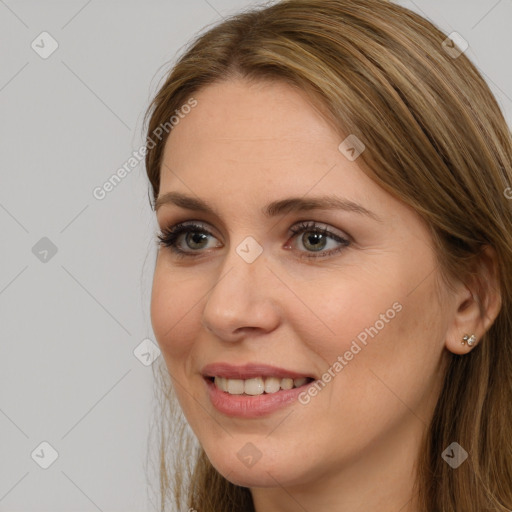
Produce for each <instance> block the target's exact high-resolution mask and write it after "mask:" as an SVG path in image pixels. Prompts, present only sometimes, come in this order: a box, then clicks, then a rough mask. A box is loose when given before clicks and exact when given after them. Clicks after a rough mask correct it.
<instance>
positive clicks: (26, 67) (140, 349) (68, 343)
mask: <svg viewBox="0 0 512 512" xmlns="http://www.w3.org/2000/svg"><path fill="white" fill-rule="evenodd" d="M400 3H401V4H402V5H404V6H406V7H408V8H410V9H412V10H414V11H416V12H419V13H420V14H422V15H423V16H425V17H426V18H428V19H430V20H431V21H433V22H434V23H435V24H437V25H438V27H440V28H441V29H442V30H443V31H444V32H445V33H446V34H450V33H451V32H453V31H456V32H458V33H460V34H461V35H462V36H463V37H464V38H465V39H466V40H467V41H468V43H469V48H468V49H467V50H466V53H467V55H468V56H469V58H470V59H472V60H473V62H474V63H475V64H476V66H477V67H478V68H479V69H480V70H481V71H482V73H483V74H484V77H485V78H486V80H487V81H488V83H489V85H490V87H491V89H492V91H493V92H494V94H495V95H496V97H497V98H498V101H499V103H500V105H501V107H502V109H503V111H504V113H505V116H506V117H507V120H508V121H509V124H510V120H511V118H512V71H511V66H510V48H512V31H511V30H510V23H511V21H512V2H511V1H510V0H501V1H496V0H472V1H468V0H448V1H447V0H415V1H414V2H411V1H403V2H400ZM254 4H257V2H249V1H246V0H208V1H206V0H182V1H178V0H167V1H163V0H144V1H143V0H122V1H114V0H101V1H100V0H89V1H87V0H65V1H64V0H61V1H57V0H44V1H43V0H0V63H1V65H0V157H1V158H0V162H1V163H0V168H1V170H0V233H1V242H0V243H1V246H0V247H1V250H0V336H1V351H0V355H1V357H0V510H1V511H18V512H29V511H38V512H39V511H40V512H43V511H48V512H50V511H51V512H61V511H62V512H64V511H66V512H70V511H98V510H99V511H105V512H106V511H135V510H137V511H151V510H156V508H155V505H154V503H153V498H152V496H151V493H150V492H149V491H148V487H149V485H150V484H153V485H154V480H152V478H153V479H154V476H153V477H148V472H147V470H146V467H145V461H146V453H147V440H148V432H149V427H150V424H151V421H152V415H151V414H152V410H153V407H154V403H153V402H152V400H153V388H152V372H151V367H150V366H149V365H147V364H149V363H148V359H150V357H154V355H155V354H154V353H152V354H153V355H151V356H150V355H148V347H147V346H146V343H148V341H145V340H154V335H153V332H152V330H151V322H150V317H149V300H150V292H151V278H152V271H153V266H154V260H155V254H156V252H155V233H156V222H155V220H154V218H153V214H152V212H151V210H150V207H149V202H148V183H147V180H146V178H145V169H144V165H143V162H142V163H140V164H138V165H136V166H134V167H133V169H132V170H131V172H130V173H129V174H128V175H127V176H126V177H125V178H124V179H123V180H122V181H121V182H120V183H119V184H118V185H117V186H116V187H115V188H114V189H113V190H111V191H110V192H108V194H106V196H105V197H104V198H103V199H96V198H95V197H94V195H93V190H94V189H95V188H96V187H101V186H102V184H103V183H105V181H106V180H108V179H109V177H110V176H111V175H112V174H113V173H115V172H116V170H117V169H118V168H119V167H121V166H122V165H123V164H125V163H126V162H127V161H128V159H129V158H130V156H132V152H133V151H135V150H136V149H138V148H139V147H140V146H141V145H142V144H143V140H144V135H143V132H142V117H143V114H144V111H145V109H146V107H147V105H148V103H149V101H150V99H151V97H152V95H153V94H154V93H155V91H156V87H157V85H158V83H159V82H160V80H161V79H162V77H163V75H164V73H165V71H166V70H167V69H168V68H169V63H170V62H172V61H173V60H174V59H175V58H176V56H177V55H178V54H179V52H180V51H181V49H182V47H183V45H184V44H185V43H187V41H189V40H190V39H191V38H192V37H193V36H194V35H195V34H197V33H198V32H199V31H201V30H202V29H203V28H204V27H206V26H207V25H209V24H212V23H215V22H216V21H218V20H220V19H221V18H222V17H224V16H226V15H228V14H230V13H232V12H234V11H236V10H240V9H243V8H246V7H248V6H249V5H254ZM43 32H46V34H42V33H43ZM55 45H58V47H56V49H55V50H54V51H53V53H51V55H47V54H48V53H49V52H50V51H51V50H52V49H53V48H54V47H55ZM43 57H45V58H43ZM149 343H152V341H149ZM44 466H47V467H46V468H44ZM156 487H157V486H156Z"/></svg>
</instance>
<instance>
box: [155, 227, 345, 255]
mask: <svg viewBox="0 0 512 512" xmlns="http://www.w3.org/2000/svg"><path fill="white" fill-rule="evenodd" d="M306 232H311V233H315V234H320V235H323V236H327V237H328V238H330V239H332V240H335V241H336V242H339V243H340V244H341V246H340V247H337V248H335V249H330V250H327V251H319V253H320V254H321V255H316V254H311V255H307V256H306V255H301V256H300V257H301V258H309V259H311V258H325V257H327V256H331V255H332V254H335V253H338V252H340V251H342V250H343V249H344V248H345V247H348V246H349V245H350V243H351V242H350V241H349V240H348V239H346V238H343V237H341V236H339V235H337V234H335V233H333V232H332V231H329V230H328V229H327V228H322V227H320V226H319V225H318V224H317V223H316V222H314V221H308V222H306V221H303V222H301V223H299V224H298V225H295V226H292V227H291V228H290V233H291V234H293V235H294V236H297V235H299V234H302V233H306ZM183 233H203V234H207V235H210V236H213V235H212V233H210V232H209V231H208V230H207V229H205V228H204V226H201V225H199V224H185V223H180V224H176V225H175V226H172V227H166V228H163V229H162V230H161V232H160V233H159V234H158V236H157V238H158V244H159V246H162V247H167V248H169V249H170V250H171V251H172V252H173V253H174V254H175V255H176V257H178V258H187V257H191V258H195V257H197V256H200V255H201V254H200V252H199V251H192V252H189V251H183V250H182V249H180V248H179V247H178V244H177V241H178V238H179V237H180V236H181V235H182V234H183ZM194 252H195V253H196V254H194ZM299 252H304V251H299ZM309 252H311V251H309Z"/></svg>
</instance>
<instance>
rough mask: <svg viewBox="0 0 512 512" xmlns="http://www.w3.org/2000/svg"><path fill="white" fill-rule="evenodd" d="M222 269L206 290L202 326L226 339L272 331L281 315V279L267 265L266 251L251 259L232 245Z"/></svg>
mask: <svg viewBox="0 0 512 512" xmlns="http://www.w3.org/2000/svg"><path fill="white" fill-rule="evenodd" d="M221 269H222V270H221V272H220V273H219V275H216V277H215V282H214V283H213V285H212V289H211V290H210V292H209V293H208V294H207V298H206V304H205V306H204V309H203V315H202V320H201V322H202V324H203V326H204V327H205V328H206V329H208V330H209V331H211V332H212V333H213V334H215V335H216V336H217V337H218V338H219V339H221V340H224V341H239V340H241V339H242V338H243V337H245V336H247V334H249V333H250V334H253V333H255V332H256V333H258V334H261V333H268V332H271V331H273V330H274V329H275V328H276V327H277V326H278V325H279V322H280V318H281V316H280V311H279V306H278V301H277V297H276V291H277V290H278V288H279V286H278V285H279V280H278V279H277V278H276V277H275V275H274V274H273V273H272V271H271V270H270V268H269V267H268V260H267V258H266V256H265V251H263V253H262V254H261V255H260V256H259V257H258V258H257V259H256V260H255V261H253V262H252V263H248V262H247V261H245V260H244V259H243V258H242V257H240V256H239V254H238V253H237V252H236V251H235V248H233V249H232V250H231V251H230V254H229V255H228V256H227V257H226V260H225V263H224V265H222V267H221Z"/></svg>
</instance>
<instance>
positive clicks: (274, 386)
mask: <svg viewBox="0 0 512 512" xmlns="http://www.w3.org/2000/svg"><path fill="white" fill-rule="evenodd" d="M206 379H207V380H209V381H210V382H212V383H214V384H215V387H217V389H220V390H221V391H224V392H225V393H228V394H230V395H250V396H256V395H263V394H273V393H278V392H279V391H286V390H289V389H293V388H300V387H302V386H307V385H308V384H310V383H311V382H313V381H314V380H315V379H313V378H312V377H300V378H298V379H291V378H283V379H282V378H279V377H254V378H251V379H228V378H225V377H206Z"/></svg>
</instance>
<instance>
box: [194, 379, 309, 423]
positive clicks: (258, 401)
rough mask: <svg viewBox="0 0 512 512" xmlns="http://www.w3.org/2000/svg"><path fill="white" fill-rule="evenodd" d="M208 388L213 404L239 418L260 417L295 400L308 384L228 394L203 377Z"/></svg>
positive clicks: (228, 414) (227, 414) (229, 414)
mask: <svg viewBox="0 0 512 512" xmlns="http://www.w3.org/2000/svg"><path fill="white" fill-rule="evenodd" d="M203 380H204V382H205V384H206V387H207V389H208V394H209V396H210V401H211V402H212V404H213V406H214V407H215V408H216V409H217V410H218V411H220V412H221V413H223V414H225V415H226V416H233V417H239V418H261V417H262V416H266V415H268V414H270V413H272V412H274V411H277V410H278V409H281V408H283V407H286V406H287V405H290V404H291V403H293V402H295V401H296V400H297V398H298V396H299V395H300V394H301V393H302V392H303V391H305V390H306V389H307V388H308V386H309V385H310V384H313V383H314V382H315V381H311V383H309V384H305V385H304V386H300V387H298V388H292V389H282V390H281V391H277V392H276V393H268V394H265V393H263V394H262V395H255V396H251V395H230V394H229V393H226V392H225V391H222V390H221V389H219V388H218V387H217V386H216V385H215V384H214V383H213V382H212V381H211V380H209V379H203Z"/></svg>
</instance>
